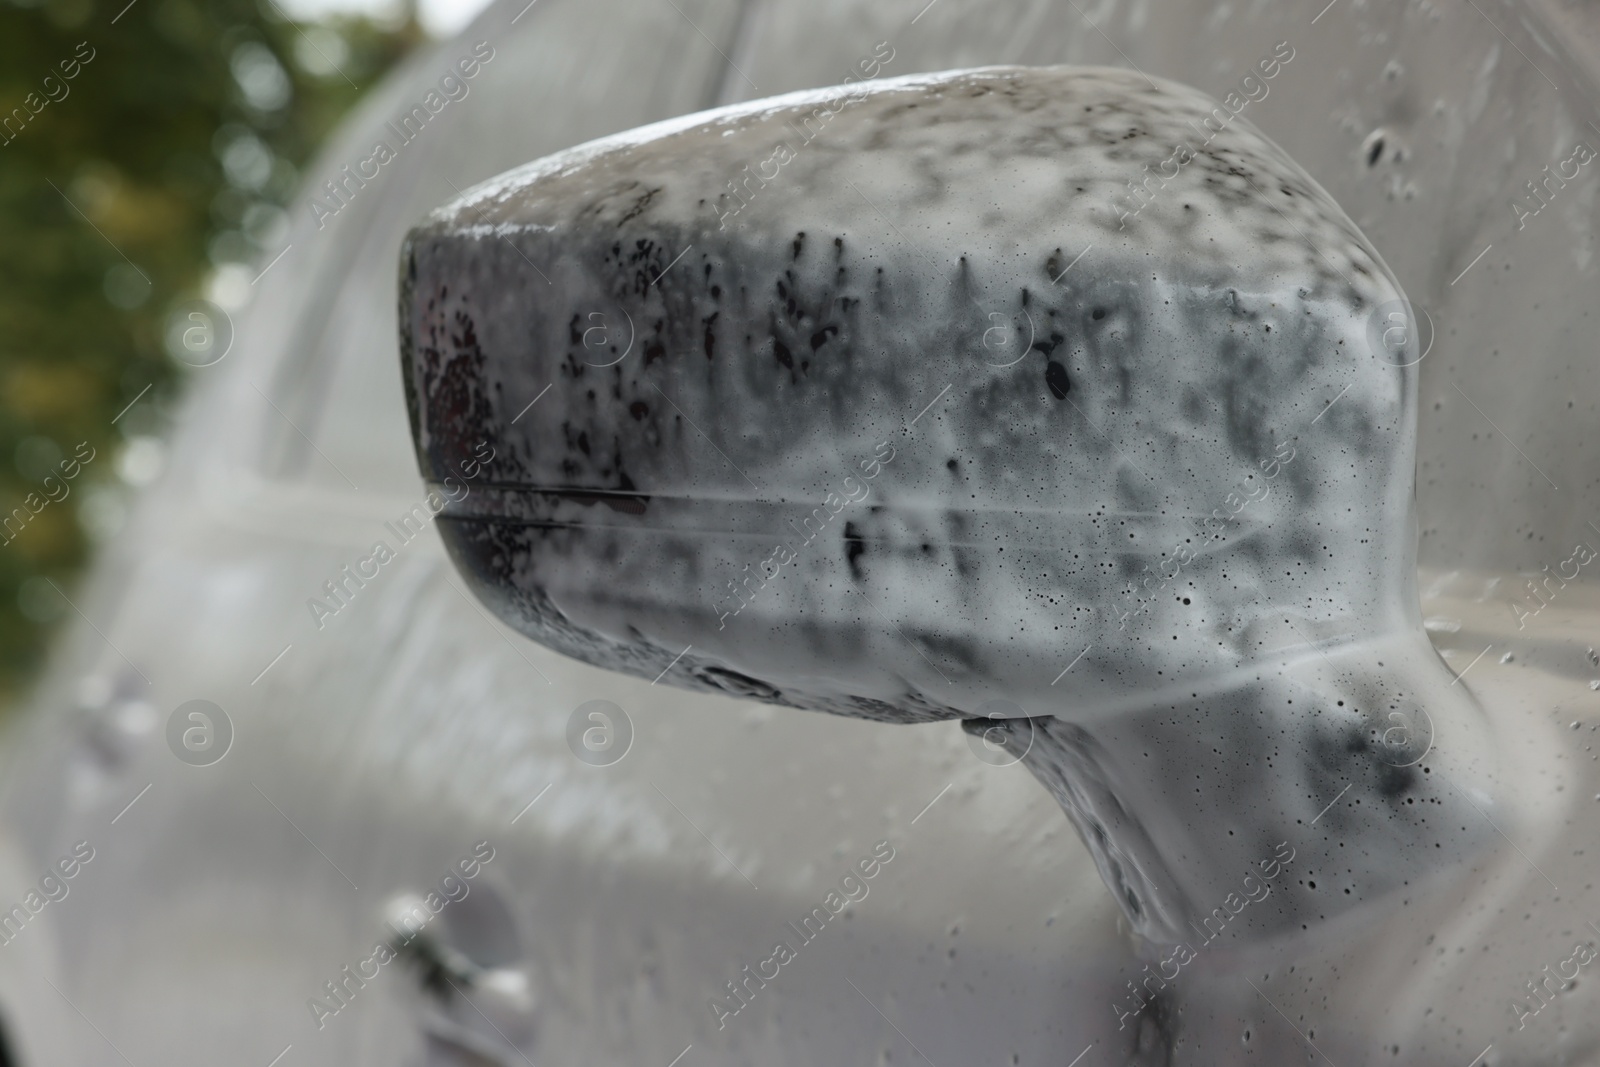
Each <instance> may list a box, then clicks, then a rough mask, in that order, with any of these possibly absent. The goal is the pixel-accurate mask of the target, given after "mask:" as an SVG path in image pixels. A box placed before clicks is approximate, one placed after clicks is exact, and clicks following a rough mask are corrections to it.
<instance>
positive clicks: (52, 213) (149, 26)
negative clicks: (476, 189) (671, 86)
mask: <svg viewBox="0 0 1600 1067" xmlns="http://www.w3.org/2000/svg"><path fill="white" fill-rule="evenodd" d="M133 2H134V3H135V4H139V5H143V6H146V7H148V8H149V9H150V10H148V11H144V12H141V13H140V14H141V17H140V18H127V19H123V18H121V15H122V14H123V13H125V12H126V10H127V9H129V8H131V7H132V6H133V5H132V4H129V3H128V0H109V2H106V0H42V2H29V0H0V519H4V518H5V517H8V516H9V517H12V518H13V521H12V523H11V525H10V526H9V527H7V528H6V529H5V531H4V532H3V533H0V715H4V714H5V713H6V712H7V710H8V709H10V708H11V707H13V706H15V704H16V700H17V697H18V696H19V695H20V694H21V692H22V691H23V690H24V689H25V687H26V685H27V683H28V681H29V680H30V677H31V675H32V674H33V672H35V671H36V670H37V668H38V667H39V665H40V664H41V663H42V661H43V655H42V653H43V649H44V646H45V644H46V642H47V641H48V639H49V636H50V634H51V632H52V631H53V630H54V628H55V627H56V625H57V624H58V623H61V622H63V621H64V620H65V617H66V616H68V615H70V614H71V613H72V608H71V607H70V606H69V604H68V603H67V601H66V600H65V599H64V598H63V597H62V596H61V595H60V594H59V593H58V592H57V591H56V590H55V589H54V588H52V586H51V583H56V585H58V586H60V587H61V588H62V589H65V590H68V591H69V592H70V588H71V583H72V581H73V578H74V576H75V575H76V574H77V572H78V570H79V568H80V567H81V566H82V565H83V564H84V563H85V561H86V560H87V558H88V557H89V555H90V552H91V550H92V549H93V547H94V546H95V545H96V544H98V543H102V542H104V541H106V540H109V539H111V538H115V537H116V536H117V533H118V530H119V529H120V528H121V525H122V523H123V521H124V517H125V515H126V512H127V507H128V504H129V502H130V500H131V494H132V493H133V492H134V491H135V490H136V489H137V488H138V487H139V486H141V485H144V484H147V483H148V482H150V481H152V480H153V479H154V478H156V477H157V476H158V475H159V474H160V472H161V469H162V466H163V460H164V446H163V443H162V442H163V440H164V438H165V433H164V430H165V428H166V427H165V423H166V420H167V419H168V418H169V416H170V414H171V412H172V411H173V404H174V401H175V400H176V398H177V397H178V396H179V394H180V393H181V391H182V389H183V386H184V378H185V371H186V370H187V369H188V368H187V366H186V365H185V364H184V363H183V362H181V361H179V360H177V359H175V358H174V357H173V354H172V352H171V351H170V348H171V347H172V337H173V331H172V329H171V324H172V320H173V316H174V314H175V312H176V311H177V310H178V309H179V308H180V306H181V305H183V304H184V303H185V302H186V301H189V300H192V299H195V298H203V299H207V300H210V301H211V302H212V303H214V304H216V305H217V306H219V307H221V308H222V309H223V310H225V311H229V312H233V311H237V310H238V309H239V308H240V307H242V306H243V305H244V304H245V303H246V302H248V300H249V298H250V295H251V293H252V288H251V283H252V281H253V279H255V278H256V276H257V275H258V274H259V273H260V271H261V270H262V269H263V268H265V267H266V266H268V265H269V263H270V262H271V260H272V258H273V256H274V255H276V254H277V252H278V251H279V250H281V249H282V247H283V244H284V240H285V235H286V233H287V230H288V217H287V215H286V214H285V206H286V205H287V204H288V202H289V200H290V198H291V196H292V195H293V194H294V191H295V190H296V188H297V186H298V184H299V182H300V174H301V168H302V167H303V166H304V165H305V164H306V162H307V160H308V159H309V158H310V157H311V156H312V154H313V153H314V152H315V150H316V149H317V146H318V145H319V143H320V142H321V141H322V139H323V137H324V136H325V135H326V134H327V133H328V132H329V131H330V130H331V129H332V128H333V127H334V126H335V124H337V122H338V121H339V119H340V118H341V117H342V116H343V115H344V114H345V112H346V111H347V110H348V109H349V108H350V107H351V106H352V105H353V104H354V103H355V102H356V101H357V100H358V99H359V98H360V96H361V94H362V93H363V92H364V91H365V90H366V89H368V88H370V87H371V86H372V85H374V84H375V83H376V82H377V81H378V80H379V79H380V78H381V77H382V76H383V74H384V73H385V72H386V71H387V70H389V68H390V67H392V66H393V65H394V64H395V63H396V62H397V61H399V60H400V59H402V58H403V57H404V56H405V55H406V54H407V53H408V52H410V51H411V50H413V49H415V48H416V47H418V46H419V45H420V44H422V43H424V42H426V41H427V40H428V39H430V38H437V37H444V36H449V35H450V34H452V33H454V32H456V31H457V30H459V29H460V28H461V27H462V26H464V25H465V24H466V23H467V22H468V21H469V20H470V19H471V18H472V16H473V15H475V14H476V13H477V12H478V10H479V9H480V8H481V7H482V6H483V0H425V2H423V3H421V4H418V3H417V2H416V0H133ZM141 394H142V399H143V400H144V401H145V402H143V403H139V404H137V405H135V406H133V407H131V408H130V407H129V405H130V404H131V403H132V402H133V401H134V400H135V399H136V398H140V397H141ZM124 409H127V413H126V414H125V415H124V414H121V413H122V412H123V411H124ZM113 420H115V421H113ZM85 443H86V447H80V446H83V445H84V444H85ZM91 449H92V450H93V452H92V455H93V456H94V458H93V459H92V460H91V461H90V462H88V463H85V464H81V469H80V470H79V472H78V473H77V475H76V477H73V478H71V479H70V480H67V479H64V478H62V477H61V469H60V464H61V462H62V461H63V460H69V461H70V460H71V458H72V457H74V456H76V457H77V458H79V459H81V458H82V457H83V456H86V455H90V454H91V453H90V450H91ZM67 469H69V470H70V469H72V468H71V467H70V466H69V467H68V468H67ZM47 478H48V479H49V481H48V482H47V481H46V479H47ZM30 494H32V496H30ZM18 508H22V509H24V512H25V514H24V515H22V516H16V515H14V509H18Z"/></svg>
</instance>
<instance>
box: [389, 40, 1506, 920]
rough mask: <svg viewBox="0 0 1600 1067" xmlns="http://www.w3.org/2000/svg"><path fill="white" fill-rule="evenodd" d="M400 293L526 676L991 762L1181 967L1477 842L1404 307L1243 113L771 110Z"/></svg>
mask: <svg viewBox="0 0 1600 1067" xmlns="http://www.w3.org/2000/svg"><path fill="white" fill-rule="evenodd" d="M401 269H402V276H401V291H402V295H401V302H400V303H401V309H400V311H401V335H402V346H403V352H402V364H403V373H404V377H405V385H406V390H407V397H408V402H409V405H410V414H411V422H412V429H413V433H414V436H415V442H416V446H417V454H418V460H419V464H420V466H421V469H422V472H423V476H424V478H425V479H426V481H427V483H428V486H429V489H430V491H431V492H432V493H435V494H437V495H438V496H439V497H440V498H441V500H440V507H441V508H442V514H441V515H440V517H439V528H440V532H441V534H442V536H443V538H444V541H445V543H446V545H447V547H448V549H449V551H450V553H451V555H452V557H453V558H454V560H455V562H456V565H457V566H458V567H459V568H460V570H461V572H462V573H463V574H464V575H465V576H466V578H467V579H468V581H469V582H470V583H471V585H472V588H473V589H474V591H475V592H476V594H477V595H478V596H479V597H480V598H482V599H483V601H484V602H485V603H486V604H488V605H489V606H490V607H492V609H493V610H494V611H495V612H496V614H497V615H498V616H499V617H500V618H502V619H503V620H505V621H506V622H507V623H509V624H510V625H512V626H513V627H515V628H516V629H518V630H519V631H521V632H522V633H524V634H526V635H527V636H528V637H530V638H531V639H533V640H535V641H538V642H540V643H542V644H545V645H547V646H549V647H551V648H554V649H556V650H558V651H560V652H563V653H565V654H567V655H570V656H572V657H574V658H576V659H579V660H582V661H584V662H586V663H590V664H594V665H597V666H600V667H604V668H608V669H612V670H617V671H622V672H625V673H630V674H634V675H636V676H639V677H644V678H656V677H657V676H660V677H661V680H662V681H663V682H665V683H669V684H673V685H677V686H682V687H686V688H693V689H701V690H709V691H716V692H721V693H728V694H732V695H735V696H740V697H748V698H752V699H757V700H763V701H767V702H770V703H774V704H782V705H787V706H790V707H796V708H806V709H812V710H823V711H831V712H835V713H838V714H843V715H851V716H857V717H864V718H869V719H875V720H879V721H883V722H891V723H924V722H931V721H934V720H939V719H963V720H969V721H972V722H973V723H974V724H975V725H974V727H973V729H974V732H975V734H976V735H977V737H978V738H979V739H980V740H981V741H982V743H984V744H987V745H990V747H991V748H993V749H994V750H995V751H1001V750H1004V751H1005V752H1007V753H1008V754H1009V757H1010V758H1011V759H1021V760H1022V761H1023V762H1025V763H1027V764H1028V766H1029V768H1030V769H1031V770H1033V771H1034V773H1035V774H1037V775H1038V776H1039V777H1040V778H1041V780H1043V781H1044V782H1045V784H1046V785H1047V786H1048V787H1049V788H1050V789H1051V790H1052V792H1053V793H1054V794H1055V795H1056V796H1057V798H1058V799H1059V800H1060V801H1061V802H1062V804H1063V806H1064V808H1065V809H1066V810H1067V812H1068V814H1069V816H1071V817H1072V818H1073V820H1074V822H1075V823H1076V825H1077V827H1078V829H1079V830H1080V832H1081V834H1082V836H1083V838H1084V840H1085V843H1086V844H1087V845H1088V846H1089V848H1090V850H1091V852H1093V853H1094V855H1095V858H1096V862H1097V863H1098V864H1099V866H1100V869H1101V873H1102V874H1103V875H1104V877H1105V879H1106V881H1107V884H1108V885H1109V886H1110V887H1111V889H1112V891H1113V892H1114V894H1115V895H1116V897H1117V900H1118V902H1119V904H1120V905H1121V906H1122V908H1123V910H1124V912H1125V914H1126V915H1127V916H1128V919H1129V921H1130V923H1131V924H1132V926H1133V928H1134V929H1135V930H1136V931H1138V932H1139V933H1141V934H1142V935H1144V936H1145V937H1147V938H1150V939H1151V940H1156V941H1165V942H1171V941H1174V940H1177V939H1180V938H1182V939H1192V938H1193V937H1194V932H1195V930H1196V929H1210V926H1208V925H1206V923H1207V919H1208V918H1211V917H1213V916H1214V914H1215V911H1216V908H1217V907H1221V906H1222V905H1223V901H1224V900H1225V899H1234V898H1235V897H1236V896H1237V894H1238V893H1239V892H1245V893H1247V894H1248V893H1251V892H1252V891H1251V890H1250V889H1248V887H1246V888H1244V889H1242V890H1241V888H1240V886H1241V875H1243V874H1246V873H1248V874H1250V875H1251V876H1252V877H1254V878H1256V879H1257V880H1258V881H1259V880H1260V879H1261V878H1262V877H1263V876H1264V875H1265V871H1266V870H1267V869H1268V867H1267V865H1268V864H1269V863H1271V864H1272V865H1273V867H1274V868H1276V869H1277V870H1280V871H1281V870H1282V869H1283V867H1284V864H1286V863H1290V862H1291V861H1290V860H1285V859H1284V858H1283V857H1284V856H1285V854H1286V853H1285V850H1286V849H1287V852H1288V853H1292V855H1293V857H1294V858H1293V859H1292V863H1293V864H1297V865H1300V866H1301V868H1302V869H1322V868H1323V867H1326V868H1328V869H1330V870H1331V869H1332V867H1333V866H1334V865H1337V866H1338V869H1339V871H1340V872H1342V873H1340V874H1338V875H1333V874H1330V875H1328V876H1327V877H1326V878H1325V879H1324V882H1325V884H1326V885H1330V886H1331V885H1337V886H1338V889H1341V890H1342V889H1346V888H1348V889H1350V890H1351V891H1350V892H1338V891H1337V890H1328V889H1324V890H1317V889H1316V888H1315V880H1314V879H1313V880H1312V884H1313V888H1311V889H1306V888H1305V887H1304V880H1299V881H1298V884H1296V883H1297V880H1296V879H1294V878H1285V879H1284V880H1283V881H1282V882H1281V883H1275V886H1276V888H1277V890H1279V891H1278V892H1277V893H1276V895H1275V902H1274V903H1273V905H1272V906H1271V907H1270V908H1268V907H1259V908H1256V909H1254V911H1253V912H1245V913H1238V912H1234V913H1231V914H1232V916H1235V918H1233V921H1231V922H1230V923H1228V925H1227V936H1229V937H1235V938H1250V939H1259V938H1262V937H1267V936H1271V935H1274V934H1278V933H1281V932H1284V931H1290V930H1293V931H1298V930H1300V929H1301V928H1302V927H1303V926H1306V925H1307V924H1308V922H1309V921H1310V920H1311V919H1316V920H1317V921H1319V922H1320V921H1321V920H1322V919H1323V918H1325V917H1328V916H1331V915H1334V914H1337V913H1340V912H1344V911H1347V910H1349V909H1351V908H1354V907H1358V906H1360V905H1362V904H1364V903H1370V902H1372V901H1375V900H1378V899H1380V898H1382V897H1384V896H1385V895H1386V894H1388V893H1390V892H1392V891H1394V890H1395V889H1397V888H1398V887H1400V886H1401V885H1403V884H1405V883H1406V882H1407V881H1414V880H1415V879H1416V878H1417V877H1419V876H1420V875H1422V874H1424V873H1427V872H1430V871H1433V870H1436V869H1440V868H1443V867H1448V866H1450V865H1451V864H1454V863H1457V862H1459V861H1460V860H1462V859H1463V858H1465V857H1467V856H1469V855H1470V854H1471V853H1472V852H1473V851H1474V850H1475V849H1476V848H1478V847H1479V846H1480V845H1481V843H1482V841H1483V840H1484V837H1485V834H1484V832H1481V831H1480V829H1479V826H1480V824H1479V823H1478V822H1477V821H1476V820H1473V819H1469V818H1465V817H1463V818H1461V819H1457V818H1454V813H1455V812H1456V810H1457V809H1458V808H1461V809H1462V810H1463V812H1464V808H1463V804H1464V799H1458V798H1457V796H1456V795H1455V794H1454V793H1452V792H1451V789H1450V787H1449V786H1447V785H1446V783H1445V780H1444V779H1445V778H1446V772H1448V774H1449V775H1450V776H1453V778H1459V779H1462V780H1467V779H1470V780H1472V781H1475V782H1478V781H1481V780H1483V779H1485V778H1486V776H1488V775H1489V774H1490V770H1489V769H1490V768H1491V767H1492V760H1491V759H1490V756H1489V748H1488V742H1487V740H1486V737H1487V734H1486V732H1485V729H1484V727H1483V724H1482V715H1481V712H1480V711H1479V709H1478V708H1477V707H1476V705H1475V704H1474V703H1473V701H1472V700H1471V698H1470V697H1469V696H1467V695H1466V693H1465V692H1464V690H1463V689H1462V688H1460V687H1452V686H1451V685H1450V684H1449V682H1450V675H1449V674H1448V672H1447V671H1446V669H1445V668H1444V667H1443V665H1442V663H1441V662H1440V661H1439V660H1438V658H1437V656H1436V655H1435V654H1434V653H1433V652H1432V649H1431V647H1430V646H1429V645H1428V643H1427V640H1426V637H1425V635H1424V633H1423V631H1422V627H1421V619H1420V614H1419V611H1418V602H1417V596H1416V589H1415V536H1416V535H1415V522H1414V518H1413V510H1412V493H1413V464H1414V447H1415V407H1416V390H1417V379H1416V369H1415V363H1416V358H1417V356H1416V341H1415V338H1414V337H1413V336H1412V335H1411V333H1410V332H1409V331H1408V330H1407V329H1405V328H1404V327H1405V326H1406V324H1407V322H1408V321H1409V320H1408V318H1407V316H1408V315H1409V311H1410V308H1409V305H1408V304H1407V303H1406V301H1405V298H1404V295H1403V293H1402V292H1401V291H1400V289H1399V286H1398V284H1397V283H1396V282H1395V280H1394V278H1393V276H1392V275H1391V273H1390V272H1389V270H1388V269H1387V267H1386V266H1385V265H1384V264H1383V262H1382V260H1381V259H1380V258H1379V256H1378V254H1377V252H1376V251H1375V250H1374V249H1373V247H1372V246H1371V244H1370V243H1369V242H1368V241H1367V240H1366V238H1365V237H1364V236H1363V235H1362V234H1361V233H1360V232H1359V230H1358V229H1357V228H1356V226H1355V225H1354V224H1353V223H1352V222H1351V221H1350V220H1349V219H1348V218H1347V217H1346V216H1345V214H1344V213H1343V212H1342V211H1341V210H1340V209H1339V207H1338V206H1337V204H1335V203H1334V202H1333V200H1332V199H1331V198H1330V197H1329V196H1328V194H1327V193H1326V192H1324V191H1323V190H1322V189H1321V188H1320V187H1319V186H1318V185H1317V184H1316V182H1315V181H1313V180H1312V179H1311V177H1310V176H1309V175H1308V174H1306V173H1305V172H1304V171H1303V170H1302V169H1301V168H1300V167H1299V166H1298V165H1296V164H1295V163H1294V162H1293V161H1292V160H1290V159H1289V158H1288V157H1287V156H1286V155H1285V154H1284V153H1283V152H1282V151H1281V150H1280V149H1278V148H1277V147H1276V146H1275V145H1273V144H1272V143H1271V142H1270V141H1268V140H1267V139H1266V138H1265V137H1264V136H1263V135H1262V134H1261V133H1259V132H1258V131H1257V130H1255V129H1254V127H1252V126H1251V125H1249V123H1248V122H1246V121H1245V120H1244V119H1242V118H1239V117H1237V116H1236V115H1234V114H1233V113H1232V112H1230V111H1229V110H1228V109H1227V108H1225V107H1224V106H1222V105H1219V104H1216V103H1215V102H1214V101H1211V100H1209V99H1207V98H1205V97H1203V96H1202V95H1200V94H1199V93H1196V92H1194V91H1193V90H1190V89H1187V88H1185V87H1182V86H1178V85H1175V84H1172V83H1166V82H1155V81H1151V80H1149V79H1146V78H1144V77H1143V76H1141V75H1138V74H1132V73H1128V72H1124V71H1113V70H1104V69H1081V68H1067V67H1056V68H1040V69H1024V68H985V69H981V70H974V71H957V72H952V73H947V74H939V75H926V76H913V77H909V78H900V79H894V80H886V81H883V82H881V83H878V84H875V85H873V86H871V87H867V88H864V87H860V86H852V87H845V88H842V89H838V90H828V91H820V92H811V93H800V94H792V95H790V96H786V97H780V98H776V99H773V100H764V101H756V102H754V103H750V104H742V105H738V106H735V107H732V108H725V109H722V110H719V111H714V112H708V113H705V114H702V115H693V116H688V117H686V118H683V119H678V120H673V121H671V122H667V123H662V124H659V125H656V126H652V127H647V128H645V129H642V130H637V131H630V132H628V133H625V134H621V135H618V136H615V137H611V138H607V139H604V140H601V141H596V142H593V143H591V144H588V145H583V146H580V147H578V148H574V149H571V150H568V151H566V152H563V153H560V154H558V155H555V156H551V157H549V158H547V159H543V160H540V161H537V162H534V163H531V164H528V165H527V166H525V167H523V168H520V169H518V170H514V171H511V172H509V173H507V174H505V175H502V176H501V177H499V178H496V179H493V180H491V181H489V182H487V183H485V184H483V185H480V186H478V187H477V188H475V189H473V190H471V191H469V192H468V193H466V194H465V195H463V196H462V197H460V198H459V199H457V200H456V201H454V202H452V203H450V204H449V205H447V206H445V207H444V208H441V209H440V210H439V211H437V212H435V213H434V214H432V215H431V216H429V217H428V219H426V220H425V221H424V222H423V223H422V224H420V225H419V226H417V227H416V228H415V229H414V230H412V231H411V233H410V235H409V236H408V238H407V240H406V243H405V247H404V249H403V251H402V260H401ZM1396 327H1399V328H1396ZM663 672H664V673H663ZM996 718H998V719H1001V720H1004V721H1003V722H1002V723H1001V724H1000V725H999V726H998V727H997V726H996V724H995V721H994V720H995V719H996ZM1446 724H1448V726H1449V729H1450V733H1451V744H1450V745H1449V746H1448V749H1447V750H1442V749H1440V748H1438V747H1436V746H1435V745H1434V744H1433V740H1434V736H1435V732H1436V731H1438V730H1440V729H1441V728H1442V727H1443V726H1445V725H1446ZM997 735H998V736H997ZM1419 796H1422V797H1425V798H1426V800H1427V801H1428V802H1430V803H1432V807H1430V808H1429V809H1428V810H1429V813H1430V818H1431V817H1434V816H1437V815H1438V814H1439V812H1440V807H1439V805H1443V807H1444V811H1445V813H1446V814H1445V815H1444V816H1443V817H1442V818H1443V823H1444V824H1447V825H1446V826H1445V829H1442V830H1441V829H1439V826H1440V825H1441V824H1440V823H1439V822H1438V821H1435V822H1432V823H1430V822H1428V821H1426V820H1424V819H1421V818H1420V817H1419V815H1418V813H1419V812H1421V811H1423V809H1424V806H1425V805H1424V804H1422V803H1408V801H1415V800H1416V799H1417V798H1418V797H1419ZM1325 805H1330V807H1329V808H1328V809H1327V810H1324V811H1323V812H1321V814H1319V811H1318V809H1322V808H1324V806H1325ZM1457 826H1460V827H1462V828H1461V829H1460V830H1456V829H1454V828H1455V827H1457ZM1436 844H1437V845H1438V846H1439V847H1438V848H1434V847H1433V846H1435V845H1436ZM1347 846H1354V847H1347ZM1274 857H1276V859H1274ZM1271 889H1272V887H1269V892H1270V891H1271ZM1251 899H1255V898H1254V897H1252V898H1251ZM1224 914H1225V915H1227V914H1230V913H1229V912H1227V911H1225V912H1224ZM1218 936H1222V935H1221V934H1219V935H1218Z"/></svg>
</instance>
